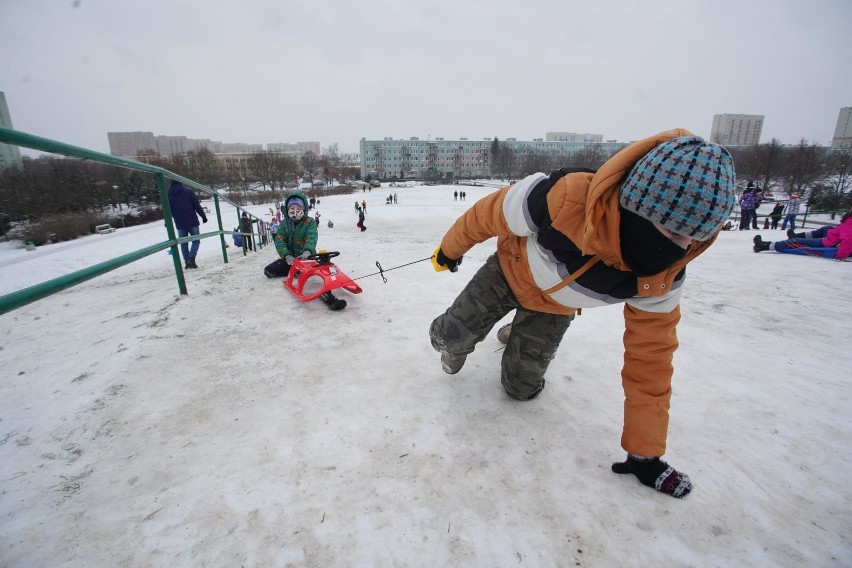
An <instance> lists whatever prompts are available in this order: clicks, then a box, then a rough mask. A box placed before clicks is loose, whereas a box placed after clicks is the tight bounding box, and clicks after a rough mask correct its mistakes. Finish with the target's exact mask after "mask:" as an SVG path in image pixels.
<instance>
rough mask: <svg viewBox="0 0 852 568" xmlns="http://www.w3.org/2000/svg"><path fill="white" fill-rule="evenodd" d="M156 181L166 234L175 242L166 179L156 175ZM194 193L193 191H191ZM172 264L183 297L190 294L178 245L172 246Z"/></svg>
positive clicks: (158, 173) (161, 175)
mask: <svg viewBox="0 0 852 568" xmlns="http://www.w3.org/2000/svg"><path fill="white" fill-rule="evenodd" d="M154 179H156V180H157V189H159V190H160V203H161V204H162V206H163V223H164V224H165V225H166V234H167V235H169V240H170V241H174V240H175V227H174V221H173V219H172V208H171V206H170V205H169V196H168V194H167V193H166V178H165V176H163V174H162V173H160V172H157V173H156V174H154ZM190 191H192V190H190ZM172 264H174V265H175V276H177V281H178V290H180V293H181V294H183V295H186V294H188V293H189V292H187V290H186V279H185V278H184V276H183V265H182V264H181V263H180V250H179V249H178V246H177V244H172Z"/></svg>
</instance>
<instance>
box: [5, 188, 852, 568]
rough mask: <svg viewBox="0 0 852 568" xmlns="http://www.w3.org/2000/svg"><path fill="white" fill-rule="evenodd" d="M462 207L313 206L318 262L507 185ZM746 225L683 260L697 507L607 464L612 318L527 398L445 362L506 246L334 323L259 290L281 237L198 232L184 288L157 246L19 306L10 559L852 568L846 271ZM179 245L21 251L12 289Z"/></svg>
mask: <svg viewBox="0 0 852 568" xmlns="http://www.w3.org/2000/svg"><path fill="white" fill-rule="evenodd" d="M454 189H462V187H461V186H439V187H405V188H388V187H383V188H376V189H373V190H372V191H371V192H369V193H360V192H359V193H357V194H355V195H352V196H337V197H328V198H325V199H322V202H321V205H320V207H319V210H320V212H321V213H322V226H321V229H320V248H325V249H328V250H338V251H340V252H341V256H339V257H338V258H337V259H335V260H336V262H337V264H338V266H339V267H340V268H341V269H342V270H343V271H345V272H346V273H347V274H348V275H349V276H351V277H353V278H357V277H359V276H362V275H368V274H371V273H374V272H376V271H377V268H376V262H377V261H378V262H380V263H381V265H382V267H384V269H385V270H386V271H387V270H388V269H390V268H393V267H395V266H399V265H403V264H406V263H409V262H412V261H415V260H419V259H423V258H426V257H428V256H430V255H431V253H432V251H433V250H434V249H435V247H436V246H437V245H438V243H439V242H440V239H441V237H442V235H443V233H444V232H445V231H446V229H447V228H448V227H449V226H450V224H451V223H452V222H453V221H454V219H455V218H456V217H457V216H458V215H459V214H461V213H462V212H463V211H464V210H466V209H467V208H468V207H469V206H471V205H472V204H473V202H474V201H475V200H476V199H477V198H479V197H481V196H483V195H485V194H486V193H487V192H490V191H493V189H492V188H470V187H469V188H464V189H466V191H467V193H468V198H467V201H465V202H462V201H454V200H453V197H452V192H453V190H454ZM390 192H396V193H397V194H398V196H399V203H398V204H397V205H386V204H385V203H384V200H385V197H386V196H387V194H388V193H390ZM355 199H358V200H359V201H360V200H361V199H366V200H367V204H368V208H367V219H366V225H367V227H368V230H367V231H366V232H364V233H361V232H359V231H358V229H357V228H356V227H355V222H356V220H357V217H356V213H355V210H354V200H355ZM268 207H269V206H268V205H263V206H256V207H251V208H250V209H251V210H252V211H253V212H254V213H255V214H258V215H261V216H262V215H263V214H264V213H267V212H268ZM224 212H225V215H226V220H225V228H226V229H230V228H231V227H233V225H234V224H235V217H236V216H235V213H234V212H233V210H229V209H227V208H225V209H224ZM761 212H762V213H765V211H761ZM328 220H332V221H334V228H332V229H329V228H327V227H326V226H325V224H326V222H327V221H328ZM213 229H214V227H213V222H211V223H208V224H206V225H203V226H202V231H209V230H213ZM759 233H760V234H762V235H763V236H764V238H765V239H773V238H779V237H782V236H783V235H782V233H781V231H774V232H773V231H759ZM754 234H755V232H754V231H750V232H725V233H723V234H722V235H721V236H720V237H719V239H718V241H717V244H716V245H714V247H712V248H711V249H710V251H709V252H707V253H706V254H705V255H703V256H702V257H700V258H699V259H698V260H697V261H696V262H693V263H692V264H691V265H690V267H689V270H688V278H687V285H686V287H685V292H684V296H683V302H682V311H683V318H682V321H681V325H680V328H679V338H680V341H681V347H680V350H679V351H678V352H677V354H676V355H675V379H674V396H673V400H672V412H671V425H670V433H669V445H668V453H667V455H666V459H668V460H669V461H670V462H671V463H672V464H673V465H674V466H675V467H677V468H678V469H680V470H682V471H684V472H686V473H688V474H689V475H690V477H691V478H692V481H693V482H694V484H695V490H694V491H693V492H692V494H690V495H689V496H688V497H686V498H685V499H683V500H676V499H673V498H671V497H668V496H666V495H662V494H660V493H656V492H654V491H653V490H651V489H649V488H647V487H644V486H642V485H641V484H640V483H639V482H638V481H637V480H636V479H635V478H634V477H633V476H617V475H615V474H613V473H611V472H610V470H609V467H610V464H611V463H612V462H614V461H620V460H621V459H623V457H624V452H623V450H622V449H621V448H620V446H619V438H620V433H621V416H622V402H623V396H622V391H621V383H620V376H619V371H620V368H621V361H622V346H621V337H622V333H623V320H622V314H621V308H620V307H611V308H600V309H594V310H585V311H584V312H583V314H582V316H580V317H578V318H577V319H576V320H575V321H574V323H573V324H572V325H571V328H570V329H569V330H568V333H567V334H566V335H565V339H564V340H563V343H562V346H561V348H560V350H559V352H558V354H557V357H556V359H555V360H554V361H553V362H552V363H551V366H550V369H549V371H548V374H547V388H546V389H545V390H544V392H543V393H542V395H541V396H539V397H538V398H537V399H535V400H534V401H530V402H526V403H520V402H516V401H513V400H511V399H509V398H508V397H507V396H506V395H505V394H504V393H503V390H502V387H501V385H500V380H499V376H500V356H501V351H500V347H501V346H500V344H499V343H498V342H497V340H496V339H495V338H494V337H493V334H492V336H491V337H490V338H489V339H487V340H486V341H485V342H484V343H482V344H481V345H480V346H479V347H478V349H477V351H476V352H475V353H473V354H472V355H471V356H470V357H469V358H468V360H467V364H466V365H465V367H464V369H463V370H462V371H461V372H460V373H459V374H458V375H455V376H449V375H446V374H444V373H443V372H442V371H441V365H440V362H439V355H438V354H437V353H436V352H434V351H433V350H432V348H431V347H430V345H429V340H428V327H429V324H430V322H431V320H432V319H433V318H434V317H435V316H437V315H439V314H440V313H442V312H443V311H444V310H445V309H446V308H447V306H448V305H449V304H450V302H451V301H452V300H453V299H454V298H455V296H456V294H457V293H458V292H459V291H460V290H461V288H462V287H463V286H464V285H465V284H466V283H467V281H468V279H469V278H470V277H471V276H472V275H473V273H474V272H475V271H476V270H477V269H478V267H479V266H480V265H481V263H482V262H483V261H484V260H485V259H486V258H487V256H488V255H489V254H491V253H492V252H493V250H494V248H495V242H494V241H493V240H492V241H489V242H486V243H483V244H481V245H478V246H477V247H475V248H474V249H473V250H472V251H471V252H470V253H469V254H468V255H466V257H465V259H464V263H463V264H462V266H461V268H460V270H459V272H458V273H455V274H451V273H449V272H442V273H435V272H434V271H433V270H432V267H431V265H430V263H429V262H428V261H427V262H421V263H418V264H413V265H410V266H406V267H404V268H399V269H397V270H392V271H389V272H386V273H385V277H386V278H387V283H383V282H382V278H381V277H380V276H370V277H367V278H363V279H360V280H358V282H359V284H361V286H362V287H363V288H364V292H363V294H360V295H357V296H353V295H351V294H348V293H346V292H342V291H341V292H340V293H339V296H340V297H342V298H344V299H346V300H347V301H348V302H349V305H348V307H347V308H346V309H345V310H343V311H342V312H331V311H329V310H328V309H326V308H325V306H323V305H322V304H321V303H319V302H313V303H309V304H303V303H301V302H299V301H297V300H296V299H295V298H294V297H293V296H292V295H290V294H289V293H288V292H287V291H286V290H285V289H284V288H283V287H282V286H281V284H280V282H279V281H277V280H267V279H266V278H265V277H264V276H263V275H262V269H263V266H264V265H266V264H267V263H269V262H271V261H272V260H274V258H276V255H275V252H274V248H273V247H271V246H270V247H266V248H264V249H263V250H262V251H260V252H255V253H250V254H248V255H247V256H243V255H242V254H241V252H240V253H239V254H237V251H236V249H235V248H234V247H233V246H231V248H229V249H228V252H229V262H228V263H227V264H225V263H223V259H222V253H221V249H220V248H219V246H218V241H217V240H216V239H206V240H205V241H204V242H203V243H202V244H201V250H200V253H199V257H198V264H199V266H200V268H199V269H198V270H192V271H188V272H187V273H186V278H187V286H188V289H189V294H188V295H187V296H180V295H179V294H178V290H177V283H176V279H175V276H174V270H173V267H172V263H171V258H170V257H169V256H168V255H167V254H166V253H165V252H163V253H158V254H156V255H153V256H150V257H148V258H146V259H145V260H143V261H140V262H137V263H134V264H133V265H131V266H129V267H125V268H122V269H119V270H117V271H114V272H111V273H109V274H107V275H104V276H102V277H99V278H97V279H94V280H91V281H89V282H86V283H84V284H82V285H80V286H78V287H75V288H72V289H70V290H67V291H65V292H63V293H60V294H58V295H55V296H53V297H51V298H48V299H45V300H42V301H39V302H37V303H35V304H31V305H29V306H25V307H23V308H21V309H18V310H16V311H13V312H11V313H8V314H5V315H3V316H0V368H2V369H3V373H2V375H0V566H2V567H28V568H29V567H58V566H69V567H70V566H95V567H102V566H103V567H106V566H109V567H113V566H169V567H172V566H319V567H326V566H424V567H434V566H465V567H467V566H500V567H502V566H507V567H508V566H531V567H532V566H535V567H539V566H542V567H543V566H587V567H597V566H602V567H612V566H637V567H639V566H688V567H693V566H694V567H715V566H749V567H750V566H782V567H787V566H789V567H798V566H850V565H852V484H850V482H849V480H848V479H847V474H848V472H849V471H850V470H852V385H850V380H849V379H850V370H849V369H850V362H852V356H850V350H849V344H848V340H849V337H850V336H852V302H850V301H849V300H850V298H852V278H850V275H852V262H846V263H840V262H834V261H830V260H825V259H817V258H811V257H801V256H790V255H780V254H775V253H762V254H760V255H755V254H754V253H753V252H752V251H751V239H752V237H753V236H754ZM165 239H166V233H165V230H164V228H163V225H162V222H158V223H153V224H151V225H147V226H143V227H133V228H127V229H119V230H118V231H116V232H115V233H112V234H109V235H94V236H90V237H87V238H84V239H79V240H76V241H72V242H69V243H61V244H57V245H51V246H44V247H40V248H38V249H37V250H35V251H25V250H23V249H21V248H19V246H20V244H19V243H15V244H9V243H4V244H2V246H0V271H2V278H0V293H8V292H10V291H13V290H16V289H18V288H20V287H22V286H28V285H31V284H35V283H37V282H40V281H42V280H46V279H49V278H52V277H55V276H58V275H60V274H63V273H66V272H69V271H72V270H76V269H79V268H83V267H85V266H88V265H91V264H94V263H96V262H100V261H102V260H106V259H108V258H112V257H115V256H118V255H120V254H123V253H126V252H130V251H133V250H136V249H138V248H141V247H143V246H147V245H150V244H154V243H157V242H160V241H163V240H165Z"/></svg>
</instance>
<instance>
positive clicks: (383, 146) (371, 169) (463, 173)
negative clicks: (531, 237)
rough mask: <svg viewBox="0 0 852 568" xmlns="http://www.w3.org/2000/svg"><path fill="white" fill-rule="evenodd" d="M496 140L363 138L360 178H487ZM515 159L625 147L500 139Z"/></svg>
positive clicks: (622, 145)
mask: <svg viewBox="0 0 852 568" xmlns="http://www.w3.org/2000/svg"><path fill="white" fill-rule="evenodd" d="M493 142H494V140H493V139H490V138H486V139H483V140H469V139H467V138H461V139H459V140H444V139H443V138H436V139H434V140H421V139H420V138H409V139H407V140H406V139H397V140H394V139H393V138H385V139H383V140H367V139H365V138H362V139H361V142H360V153H361V177H364V178H366V177H367V176H370V177H371V178H372V179H394V178H395V179H412V178H414V179H425V178H437V179H444V180H447V179H458V178H478V177H487V176H490V175H492V174H493V173H496V172H494V168H493V166H494V164H492V155H491V146H492V144H493ZM498 144H499V147H500V148H501V149H509V150H511V152H512V154H513V156H514V157H515V159H516V160H522V159H523V158H524V156H526V155H528V154H530V153H535V154H538V155H544V156H548V157H550V158H555V159H565V158H569V157H571V156H573V155H574V154H577V153H580V152H583V151H586V150H588V149H589V148H590V147H594V148H595V149H597V150H599V151H600V152H602V153H604V154H605V155H607V156H609V155H612V154H614V153H615V152H617V151H618V150H620V149H622V148H624V147H625V146H626V145H627V144H626V143H621V142H603V143H600V142H554V141H545V140H541V139H538V140H516V139H514V138H507V139H505V140H498Z"/></svg>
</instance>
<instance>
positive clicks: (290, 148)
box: [266, 142, 320, 156]
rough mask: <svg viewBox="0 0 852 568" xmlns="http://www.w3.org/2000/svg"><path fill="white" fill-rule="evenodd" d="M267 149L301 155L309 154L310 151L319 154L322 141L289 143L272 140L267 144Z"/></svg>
mask: <svg viewBox="0 0 852 568" xmlns="http://www.w3.org/2000/svg"><path fill="white" fill-rule="evenodd" d="M266 149H267V150H268V151H270V152H275V153H280V154H293V155H299V156H301V155H302V154H307V153H308V152H313V153H314V154H316V155H317V156H319V153H320V143H319V142H296V143H295V144H288V143H286V142H271V143H268V144H267V145H266Z"/></svg>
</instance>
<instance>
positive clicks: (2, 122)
mask: <svg viewBox="0 0 852 568" xmlns="http://www.w3.org/2000/svg"><path fill="white" fill-rule="evenodd" d="M0 126H2V127H3V128H14V127H13V126H12V115H11V114H9V107H8V106H7V105H6V94H5V93H3V91H0ZM12 167H15V168H23V167H24V162H23V160H22V159H21V150H20V148H18V147H17V146H15V145H13V144H0V170H5V169H6V168H12Z"/></svg>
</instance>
